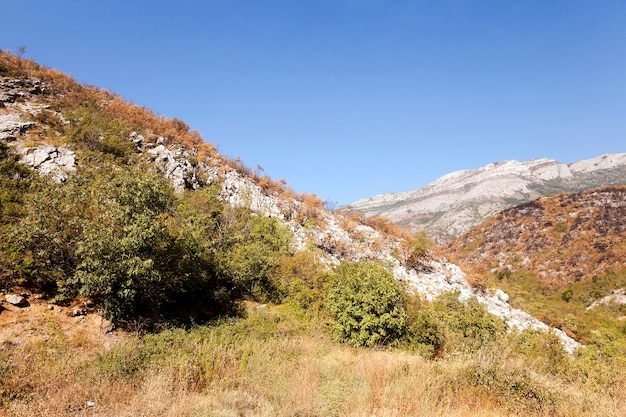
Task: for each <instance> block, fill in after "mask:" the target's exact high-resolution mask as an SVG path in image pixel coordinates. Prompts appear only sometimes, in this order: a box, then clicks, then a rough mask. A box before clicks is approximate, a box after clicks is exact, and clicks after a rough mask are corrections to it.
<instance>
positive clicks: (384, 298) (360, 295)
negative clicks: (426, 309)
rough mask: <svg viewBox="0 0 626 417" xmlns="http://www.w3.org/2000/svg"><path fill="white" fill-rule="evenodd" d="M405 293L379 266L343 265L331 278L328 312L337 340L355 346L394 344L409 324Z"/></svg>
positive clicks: (386, 270) (382, 266)
mask: <svg viewBox="0 0 626 417" xmlns="http://www.w3.org/2000/svg"><path fill="white" fill-rule="evenodd" d="M402 301H403V290H402V289H401V287H400V285H399V284H398V282H397V281H396V280H395V279H394V277H393V274H392V273H391V272H390V271H389V270H388V269H387V268H385V266H384V265H382V264H380V263H377V262H366V261H363V262H355V263H342V264H340V265H339V266H338V267H336V268H335V269H334V271H333V272H332V273H331V275H330V287H329V291H328V308H329V310H330V313H331V314H332V316H333V317H334V319H335V321H334V323H333V325H332V328H333V332H334V335H335V337H336V339H337V340H339V341H341V342H346V343H349V344H351V345H353V346H368V347H373V346H378V345H387V344H392V343H395V342H396V341H397V340H398V339H399V338H400V337H401V336H402V334H403V333H404V331H405V329H406V324H407V316H406V311H405V308H404V305H403V302H402Z"/></svg>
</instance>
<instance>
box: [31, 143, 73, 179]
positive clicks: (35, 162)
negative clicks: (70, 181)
mask: <svg viewBox="0 0 626 417" xmlns="http://www.w3.org/2000/svg"><path fill="white" fill-rule="evenodd" d="M22 155H23V156H22V158H21V161H22V162H23V163H24V164H26V165H28V166H30V167H32V168H33V169H34V170H35V171H37V172H38V173H39V174H40V175H45V176H49V177H51V178H52V179H53V181H55V182H59V183H61V182H65V181H66V180H67V176H68V173H72V172H74V171H76V153H75V152H74V151H72V150H70V149H68V148H65V147H56V146H40V147H36V148H24V149H22Z"/></svg>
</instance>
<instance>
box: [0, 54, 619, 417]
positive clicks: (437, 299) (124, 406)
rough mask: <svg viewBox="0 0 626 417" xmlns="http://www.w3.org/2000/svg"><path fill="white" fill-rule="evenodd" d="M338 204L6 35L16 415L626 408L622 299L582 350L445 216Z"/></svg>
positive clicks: (1, 150)
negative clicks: (430, 222)
mask: <svg viewBox="0 0 626 417" xmlns="http://www.w3.org/2000/svg"><path fill="white" fill-rule="evenodd" d="M326 206H327V205H326V204H325V203H324V202H323V201H321V200H320V199H319V198H317V197H316V196H315V195H314V194H300V195H298V194H296V193H295V192H294V191H292V190H291V189H290V188H289V186H288V185H287V184H286V182H285V181H278V182H277V181H273V180H272V179H271V178H269V177H266V176H261V175H259V174H258V173H257V172H255V171H253V170H250V169H248V168H246V167H245V166H244V165H243V163H242V162H241V161H239V160H237V159H236V160H229V159H228V158H225V157H223V156H221V155H219V154H218V153H217V152H216V150H215V147H214V146H212V145H211V144H207V143H205V142H204V141H203V140H202V138H201V137H200V136H199V134H198V133H197V132H193V131H191V130H190V129H189V127H188V126H187V125H186V124H185V123H183V122H182V121H180V120H176V119H166V118H163V117H160V116H156V115H154V114H153V113H152V112H151V111H149V110H147V109H145V108H142V107H138V106H135V105H131V104H129V103H126V102H125V101H124V100H122V99H120V98H119V97H117V96H115V95H114V94H111V93H109V92H107V91H104V90H101V89H98V88H95V87H92V86H86V85H80V84H78V83H76V82H75V81H74V80H72V79H71V78H69V77H67V76H65V75H63V74H60V73H58V72H57V71H54V70H52V69H48V68H45V67H42V66H39V65H38V64H36V63H35V62H32V61H28V60H24V59H20V58H18V57H16V56H14V55H12V54H11V53H9V52H5V51H0V290H1V291H2V295H3V298H2V300H0V301H1V305H0V415H10V416H30V415H47V416H50V417H56V416H67V415H85V416H87V415H89V416H200V415H202V416H204V415H208V416H228V415H245V416H304V415H307V416H317V415H320V416H322V415H323V416H348V415H350V416H414V415H424V416H468V415H495V416H511V415H519V416H522V415H523V416H527V415H536V416H544V415H561V416H573V415H576V416H578V415H597V416H600V415H602V416H606V415H615V416H617V415H622V414H624V413H625V412H626V396H625V395H624V392H626V390H625V389H624V388H625V387H626V384H625V383H626V374H625V373H624V369H626V367H624V364H625V360H626V359H625V358H626V354H624V353H623V352H622V351H620V349H621V347H622V345H621V344H620V343H621V341H622V340H623V332H624V330H623V329H620V328H619V327H618V326H617V325H616V324H615V323H618V322H619V320H618V314H619V313H617V312H615V311H613V310H612V309H613V307H612V306H609V307H606V306H605V307H600V309H599V310H595V311H597V312H601V313H593V314H597V316H594V317H598V318H599V319H598V321H597V322H594V323H596V325H597V327H596V328H595V329H593V331H598V332H601V333H602V335H604V336H603V337H597V338H595V339H593V344H592V345H591V347H590V348H580V349H578V350H576V349H575V347H577V346H579V345H578V344H577V343H576V342H575V341H573V340H571V339H569V338H568V337H567V336H566V335H565V334H564V333H563V334H561V333H550V332H546V331H540V330H538V329H544V330H545V329H547V327H546V326H545V325H543V324H542V323H539V322H538V321H537V320H536V319H533V318H532V317H530V316H529V315H527V314H525V313H523V312H521V311H519V310H515V309H513V308H512V307H511V306H510V305H509V304H508V303H507V302H506V301H504V299H505V297H503V296H502V294H498V293H495V295H494V294H492V293H490V292H489V290H488V289H485V288H484V287H481V288H473V287H472V286H470V284H469V283H468V282H467V280H465V274H464V273H463V272H462V271H461V270H460V269H459V268H458V267H456V266H455V265H451V264H449V263H448V262H447V261H445V259H443V257H442V255H441V254H440V253H438V252H437V249H433V248H432V247H431V243H430V240H429V239H428V237H427V236H426V235H425V234H419V235H417V236H410V235H408V234H406V233H403V232H402V231H400V230H399V229H397V228H396V227H394V226H393V225H392V224H391V223H390V222H389V221H387V220H385V219H380V218H375V219H367V220H365V219H363V218H362V216H360V215H358V214H352V215H350V214H347V213H344V212H342V211H341V210H336V211H334V212H331V211H329V210H327V207H326ZM551 302H552V301H551V300H547V301H546V303H551ZM549 305H553V304H549ZM490 313H493V314H490ZM103 317H105V318H107V319H109V320H106V319H103ZM601 318H606V319H607V320H608V321H609V322H610V325H606V322H602V321H601V320H600V319H601ZM512 322H513V323H515V324H516V325H512V324H511V323H512ZM542 326H543V327H542ZM112 328H115V330H112ZM593 331H591V332H592V333H593ZM620 332H621V333H620ZM582 334H583V333H580V335H582ZM577 335H578V334H577ZM569 342H571V343H570V344H569V345H568V346H570V351H571V352H570V353H568V352H567V351H566V350H565V349H564V348H563V343H569ZM572 346H574V348H572Z"/></svg>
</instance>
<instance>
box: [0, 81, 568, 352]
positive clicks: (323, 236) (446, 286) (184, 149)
mask: <svg viewBox="0 0 626 417" xmlns="http://www.w3.org/2000/svg"><path fill="white" fill-rule="evenodd" d="M0 81H1V82H0V90H2V91H3V92H5V95H4V96H2V97H5V96H6V97H8V99H6V100H4V101H2V103H3V108H2V109H0V110H1V111H0V124H1V123H5V124H6V125H7V126H8V125H9V124H10V123H13V124H11V126H8V127H7V130H6V132H10V135H9V136H6V137H5V139H4V140H5V141H10V142H11V143H12V144H13V145H14V146H15V147H16V148H17V149H18V150H19V151H20V152H21V153H22V155H23V157H22V162H24V163H25V164H27V165H29V166H31V167H32V168H33V169H36V170H38V172H39V173H40V174H42V175H50V176H52V178H53V179H54V180H55V181H57V182H64V181H65V180H66V178H67V176H68V175H72V173H73V172H74V171H75V169H76V166H80V165H81V164H82V163H84V162H83V159H82V158H83V156H82V155H81V154H80V153H78V152H75V151H74V149H72V145H71V143H65V142H63V141H62V140H61V139H62V138H60V139H54V135H53V139H50V138H49V137H50V136H49V135H48V136H45V135H41V132H44V131H51V130H54V126H52V125H49V124H47V123H46V120H48V119H49V118H48V119H42V118H39V119H38V115H39V114H40V113H41V112H42V111H47V112H49V113H50V114H51V115H52V116H54V117H55V118H57V119H60V120H63V117H62V116H63V115H62V114H61V112H60V111H59V110H57V109H55V107H54V106H51V105H50V104H48V102H49V101H50V96H47V94H51V93H49V92H48V91H49V89H48V88H45V89H42V88H39V89H33V88H32V87H31V85H42V84H43V82H42V81H40V80H37V79H32V78H28V79H25V80H19V79H14V78H11V77H5V78H3V79H2V80H0ZM26 90H28V91H26ZM20 93H22V94H20ZM11 97H13V99H12V98H11ZM15 97H19V100H17V99H15ZM34 120H39V121H34ZM7 121H8V122H7ZM123 140H124V141H126V142H128V143H131V144H132V146H133V147H134V149H135V151H136V152H137V153H138V154H139V155H140V156H141V157H145V158H146V159H147V160H148V161H150V162H152V164H153V166H154V167H155V169H156V170H158V171H159V172H161V173H162V174H163V175H164V176H166V177H167V178H169V179H170V181H171V182H172V184H173V185H174V186H175V187H177V188H178V189H180V190H182V189H191V190H193V189H197V188H200V187H203V186H205V185H209V184H215V183H217V184H219V185H220V188H221V192H220V197H221V198H222V199H223V200H224V201H227V202H229V203H230V204H231V205H245V206H247V207H249V208H250V209H252V210H253V211H255V212H257V213H259V214H261V215H265V216H272V217H277V218H280V219H282V220H283V221H285V223H286V224H287V225H288V226H289V228H290V229H291V231H292V232H293V235H294V240H293V242H292V246H293V249H294V250H296V251H297V250H299V249H302V248H304V247H310V246H313V247H315V248H317V249H319V252H318V253H319V256H320V257H321V258H322V259H323V260H324V262H325V263H326V264H327V265H329V266H332V265H336V264H338V263H339V262H342V261H358V260H379V261H384V262H386V263H388V264H390V265H392V266H393V271H394V276H395V277H396V279H398V280H400V281H405V282H407V283H409V284H410V285H411V287H412V288H413V289H414V291H416V292H417V293H419V294H422V295H423V296H424V297H425V298H432V297H435V296H437V295H439V294H442V293H444V292H448V291H459V293H460V295H461V297H462V298H468V297H471V296H476V297H477V299H479V301H481V302H482V303H484V304H485V305H486V306H487V309H488V310H489V311H490V312H492V313H493V314H496V315H498V316H499V317H502V319H503V320H505V321H506V322H507V323H508V324H509V326H510V327H512V328H527V327H530V328H541V329H547V326H546V325H545V324H543V323H541V322H540V321H538V320H537V319H534V318H532V317H531V316H530V315H528V314H526V313H523V312H521V311H519V310H516V309H512V308H510V306H507V304H506V296H505V295H503V294H500V293H497V292H496V293H493V294H489V293H484V292H479V291H477V290H475V289H474V288H472V287H471V286H470V285H469V283H468V282H467V280H466V276H465V273H463V272H462V271H461V270H460V268H458V267H457V266H455V265H452V264H450V263H449V262H448V261H447V260H445V259H443V258H436V257H434V256H426V257H425V258H423V259H422V261H421V264H422V266H423V267H420V268H415V267H410V266H408V265H407V263H406V260H405V259H403V246H402V245H403V239H402V238H401V237H398V236H394V235H392V234H387V233H381V232H380V231H378V230H376V229H374V228H372V227H370V226H367V225H365V224H362V223H360V222H358V221H356V220H355V219H354V218H353V217H352V216H349V215H347V214H343V213H331V212H329V211H327V210H325V209H324V208H323V205H322V202H321V201H319V200H315V199H307V198H306V197H307V196H297V195H294V194H293V193H292V192H291V193H290V192H289V190H288V189H286V188H280V187H279V188H278V189H277V188H275V187H268V186H265V187H264V186H262V185H263V178H258V177H255V176H253V175H250V173H249V172H247V171H246V170H245V169H237V166H233V164H229V163H227V162H226V161H225V159H224V158H223V157H221V156H219V155H217V154H214V155H208V156H206V155H205V157H203V158H199V154H200V152H199V150H198V149H196V148H193V147H190V146H189V145H185V144H182V143H180V142H179V141H177V140H176V138H175V137H170V136H165V135H164V136H158V135H152V137H144V136H143V135H142V134H140V133H137V132H131V133H130V134H129V135H128V137H126V138H123ZM60 142H62V143H60ZM235 165H236V164H235ZM309 200H313V201H312V202H311V201H309ZM554 331H555V333H556V334H557V335H558V336H559V337H560V338H561V340H562V341H563V344H564V346H565V347H566V349H567V350H568V351H570V352H573V351H574V350H575V349H576V348H577V346H579V344H578V343H577V342H576V341H574V340H572V339H571V338H569V337H568V336H567V335H565V334H561V333H559V331H558V330H557V329H554Z"/></svg>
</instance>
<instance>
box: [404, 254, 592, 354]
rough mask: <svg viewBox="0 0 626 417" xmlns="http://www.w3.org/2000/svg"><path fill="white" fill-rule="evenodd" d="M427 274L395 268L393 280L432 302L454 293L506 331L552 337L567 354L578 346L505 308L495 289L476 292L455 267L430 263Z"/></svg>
mask: <svg viewBox="0 0 626 417" xmlns="http://www.w3.org/2000/svg"><path fill="white" fill-rule="evenodd" d="M426 269H427V270H428V272H421V273H420V272H417V271H415V270H409V271H407V270H406V269H404V268H402V267H401V266H399V265H398V266H396V268H395V270H394V273H395V276H396V278H397V279H399V280H401V281H406V282H408V283H409V284H410V285H411V286H412V287H413V288H414V289H415V291H416V292H417V293H419V294H421V295H423V296H424V297H425V298H426V299H428V300H432V299H434V298H436V297H437V296H439V295H441V294H444V293H446V292H451V291H458V293H459V300H461V301H463V300H467V299H469V298H471V297H476V299H477V300H478V301H479V302H480V303H482V304H484V305H485V307H486V309H487V311H488V312H489V313H491V314H494V315H496V316H498V317H500V318H502V319H503V320H504V321H505V322H506V324H507V326H508V327H509V328H510V329H516V330H524V329H534V330H542V331H546V332H552V333H554V334H556V335H557V336H558V337H559V339H561V342H562V343H563V346H564V348H565V350H566V351H567V352H569V353H570V354H571V353H574V352H575V351H576V350H577V349H578V348H579V347H581V346H582V345H581V344H580V343H578V342H576V341H575V340H574V339H572V338H571V337H569V336H568V335H567V334H565V332H563V331H562V330H560V329H554V328H551V327H549V326H548V325H546V324H545V323H543V322H541V321H539V320H538V319H536V318H534V317H533V316H531V315H530V314H528V313H526V312H525V311H522V310H518V309H516V308H513V307H511V306H510V305H509V304H508V298H509V296H508V295H507V294H506V293H505V292H504V291H502V290H499V289H496V290H494V291H493V293H492V294H490V293H487V292H483V293H480V292H477V291H476V290H475V289H474V288H472V286H471V285H470V284H469V283H468V282H467V280H466V274H465V273H464V272H463V271H462V270H461V268H459V267H458V266H456V265H454V264H451V263H447V262H445V261H443V262H437V261H431V262H430V264H429V268H426Z"/></svg>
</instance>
